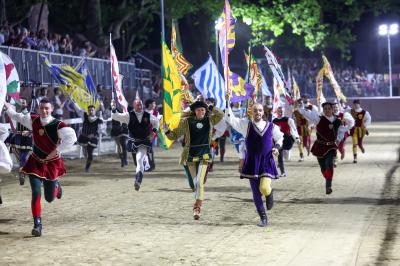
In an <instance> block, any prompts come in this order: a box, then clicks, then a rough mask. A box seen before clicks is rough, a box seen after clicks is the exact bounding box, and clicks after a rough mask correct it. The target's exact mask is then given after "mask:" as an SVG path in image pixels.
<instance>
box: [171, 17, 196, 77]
mask: <svg viewBox="0 0 400 266" xmlns="http://www.w3.org/2000/svg"><path fill="white" fill-rule="evenodd" d="M176 24H177V23H176V21H175V20H173V21H172V33H171V52H172V56H173V57H174V59H175V62H176V64H177V66H178V70H179V72H180V73H181V74H182V75H183V76H186V74H187V72H188V71H189V69H190V68H191V67H192V65H191V64H190V63H189V61H187V60H186V59H185V57H183V55H182V46H181V43H180V38H179V33H178V34H177V31H176V28H177V27H176Z"/></svg>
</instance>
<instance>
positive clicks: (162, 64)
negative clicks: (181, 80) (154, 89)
mask: <svg viewBox="0 0 400 266" xmlns="http://www.w3.org/2000/svg"><path fill="white" fill-rule="evenodd" d="M160 3H161V86H162V91H163V97H164V95H165V91H164V79H163V71H164V70H163V66H164V58H163V57H164V54H163V45H164V42H165V22H164V0H160ZM164 110H165V107H164V100H163V104H162V113H163V115H164ZM164 122H165V120H164Z"/></svg>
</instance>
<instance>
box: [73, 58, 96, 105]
mask: <svg viewBox="0 0 400 266" xmlns="http://www.w3.org/2000/svg"><path fill="white" fill-rule="evenodd" d="M75 69H76V71H78V73H80V74H82V76H83V78H84V79H85V84H86V89H87V91H88V92H89V93H90V94H91V95H92V101H93V103H95V102H96V99H97V89H96V86H95V85H94V82H93V79H92V76H91V75H90V72H89V69H88V68H87V65H86V60H85V59H84V58H82V60H81V61H80V62H79V64H78V65H77V66H76V67H75Z"/></svg>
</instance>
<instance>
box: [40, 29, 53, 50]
mask: <svg viewBox="0 0 400 266" xmlns="http://www.w3.org/2000/svg"><path fill="white" fill-rule="evenodd" d="M37 49H38V50H39V51H45V52H47V51H51V45H50V42H49V39H47V34H46V31H45V30H44V29H41V30H40V31H39V33H38V37H37Z"/></svg>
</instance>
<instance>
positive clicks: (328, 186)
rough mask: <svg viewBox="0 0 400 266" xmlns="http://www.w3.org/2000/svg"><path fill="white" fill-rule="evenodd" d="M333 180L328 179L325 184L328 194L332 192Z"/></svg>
mask: <svg viewBox="0 0 400 266" xmlns="http://www.w3.org/2000/svg"><path fill="white" fill-rule="evenodd" d="M332 191H333V190H332V180H328V179H326V184H325V192H326V194H327V195H329V194H331V193H332Z"/></svg>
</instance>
